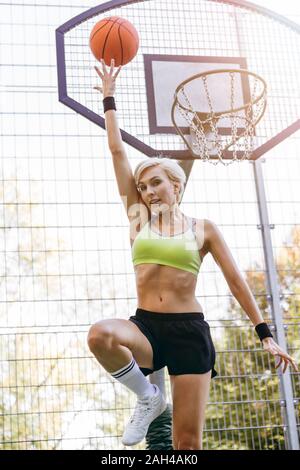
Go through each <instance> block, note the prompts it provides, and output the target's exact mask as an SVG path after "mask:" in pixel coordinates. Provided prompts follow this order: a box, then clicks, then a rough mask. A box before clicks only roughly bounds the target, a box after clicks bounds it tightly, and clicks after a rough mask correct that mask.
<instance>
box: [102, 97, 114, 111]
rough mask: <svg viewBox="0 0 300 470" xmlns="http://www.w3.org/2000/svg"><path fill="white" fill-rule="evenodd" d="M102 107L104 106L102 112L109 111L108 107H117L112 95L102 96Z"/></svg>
mask: <svg viewBox="0 0 300 470" xmlns="http://www.w3.org/2000/svg"><path fill="white" fill-rule="evenodd" d="M103 107H104V113H106V111H109V110H110V109H114V110H115V111H116V110H117V108H116V103H115V99H114V97H113V96H107V97H106V98H104V100H103Z"/></svg>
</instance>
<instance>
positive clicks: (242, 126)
mask: <svg viewBox="0 0 300 470" xmlns="http://www.w3.org/2000/svg"><path fill="white" fill-rule="evenodd" d="M215 74H217V75H218V76H219V79H220V83H224V82H225V83H226V80H224V76H225V75H227V83H228V86H229V88H228V90H226V93H227V94H228V97H230V103H229V104H230V106H229V109H227V110H218V109H216V106H215V103H213V101H212V99H211V91H212V90H211V87H210V83H209V82H210V77H211V76H212V75H215ZM228 76H229V80H228ZM242 76H243V77H245V76H246V78H247V91H248V97H247V98H248V99H247V100H246V103H245V105H244V106H240V107H236V102H237V100H236V91H237V86H236V84H237V83H238V81H240V80H241V77H242ZM194 81H198V82H199V89H200V90H201V92H202V94H203V95H204V96H205V98H206V102H207V109H206V110H205V111H202V110H199V109H197V103H192V102H191V101H192V100H191V99H190V97H189V92H188V86H189V83H191V82H194ZM266 91H267V89H266V83H265V81H264V80H263V79H262V78H261V77H259V76H258V75H256V74H252V73H251V72H248V71H246V70H230V69H228V70H214V71H211V72H206V73H202V74H198V75H196V76H194V77H191V79H190V80H189V81H188V82H187V83H186V82H185V83H184V84H181V85H180V86H179V87H178V88H177V91H176V93H175V101H174V107H173V116H172V119H173V123H174V125H175V128H176V129H177V132H178V133H179V134H180V135H181V136H182V138H183V140H184V141H185V143H186V144H187V146H188V147H189V149H190V150H191V152H192V153H193V155H195V156H196V157H198V158H200V159H202V160H204V161H209V162H210V163H213V164H214V165H216V164H218V163H219V162H222V163H223V164H224V165H229V164H230V163H232V162H234V161H242V160H245V159H250V158H251V155H252V152H253V149H254V137H255V126H256V124H257V123H258V122H259V121H260V120H261V118H262V116H263V114H264V111H265V108H266ZM176 110H177V111H178V112H179V113H180V115H181V116H182V117H183V118H184V119H185V121H186V122H187V123H188V126H189V128H190V138H189V139H187V138H186V136H184V135H183V133H182V131H181V130H180V127H179V126H178V125H177V123H176V116H175V111H176ZM227 151H228V152H230V154H231V158H230V159H226V154H227ZM212 157H214V158H212Z"/></svg>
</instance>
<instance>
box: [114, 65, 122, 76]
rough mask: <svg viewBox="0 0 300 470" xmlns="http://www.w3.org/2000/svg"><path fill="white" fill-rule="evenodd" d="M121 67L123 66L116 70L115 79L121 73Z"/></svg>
mask: <svg viewBox="0 0 300 470" xmlns="http://www.w3.org/2000/svg"><path fill="white" fill-rule="evenodd" d="M121 68H122V66H121V65H120V67H119V68H118V70H117V71H116V73H115V75H114V79H116V78H117V76H118V75H119V73H120V72H121Z"/></svg>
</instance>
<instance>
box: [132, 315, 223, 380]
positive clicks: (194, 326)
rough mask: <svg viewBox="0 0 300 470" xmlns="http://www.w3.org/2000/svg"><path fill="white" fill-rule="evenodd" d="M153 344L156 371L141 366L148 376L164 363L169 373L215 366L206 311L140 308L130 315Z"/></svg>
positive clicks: (203, 372) (204, 369)
mask: <svg viewBox="0 0 300 470" xmlns="http://www.w3.org/2000/svg"><path fill="white" fill-rule="evenodd" d="M129 320H130V321H132V322H133V323H134V324H135V325H137V326H138V328H139V329H140V330H141V332H142V333H143V334H144V335H145V336H146V338H147V339H148V340H149V342H150V343H151V346H152V349H153V370H152V369H145V368H143V367H140V369H141V371H142V372H143V374H144V375H149V374H151V373H152V372H154V371H155V370H159V369H161V368H162V367H164V366H167V367H168V372H169V374H170V375H182V374H205V373H206V372H208V371H210V370H211V376H212V377H215V376H216V375H217V372H216V371H215V369H214V364H215V356H216V354H215V348H214V345H213V342H212V339H211V335H210V328H209V325H208V323H207V322H206V321H204V315H203V313H155V312H150V311H149V310H143V309H141V308H138V309H137V311H136V314H135V315H134V316H131V317H130V318H129Z"/></svg>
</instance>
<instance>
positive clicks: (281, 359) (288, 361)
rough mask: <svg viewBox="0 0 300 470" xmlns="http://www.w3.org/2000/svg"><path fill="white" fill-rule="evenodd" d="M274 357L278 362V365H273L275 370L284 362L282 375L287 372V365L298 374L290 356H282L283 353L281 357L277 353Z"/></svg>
mask: <svg viewBox="0 0 300 470" xmlns="http://www.w3.org/2000/svg"><path fill="white" fill-rule="evenodd" d="M275 356H279V362H278V364H275V369H278V368H279V367H280V366H281V364H282V363H283V362H284V366H283V369H282V373H283V374H284V373H285V371H286V370H287V367H288V365H289V364H291V366H292V367H293V369H294V371H295V372H299V369H298V366H297V364H296V362H295V360H294V359H293V358H292V357H291V356H289V355H288V354H284V353H283V354H282V355H281V354H278V353H277V354H276V355H275Z"/></svg>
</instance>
